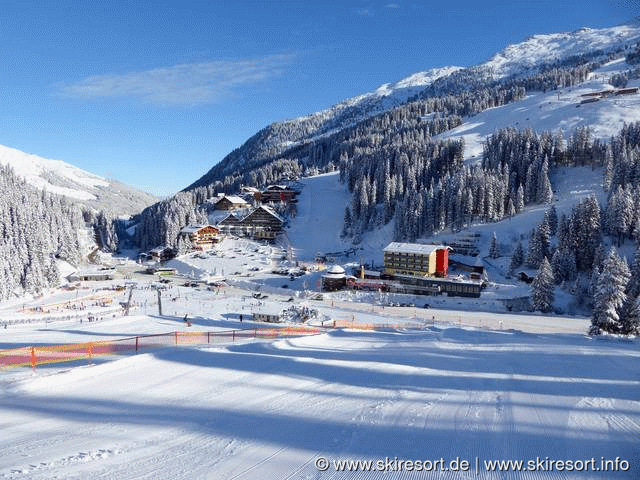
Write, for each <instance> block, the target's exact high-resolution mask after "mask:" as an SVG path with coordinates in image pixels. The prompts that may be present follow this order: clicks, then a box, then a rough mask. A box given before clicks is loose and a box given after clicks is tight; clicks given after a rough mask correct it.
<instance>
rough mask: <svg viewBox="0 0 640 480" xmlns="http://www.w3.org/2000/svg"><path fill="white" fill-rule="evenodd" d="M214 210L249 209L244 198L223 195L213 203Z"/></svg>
mask: <svg viewBox="0 0 640 480" xmlns="http://www.w3.org/2000/svg"><path fill="white" fill-rule="evenodd" d="M215 207H216V210H227V211H231V210H239V209H242V208H247V207H249V204H248V203H247V201H246V200H245V199H244V198H240V197H238V196H235V195H225V196H223V197H222V198H221V199H220V200H218V201H217V202H216V203H215Z"/></svg>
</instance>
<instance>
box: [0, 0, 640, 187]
mask: <svg viewBox="0 0 640 480" xmlns="http://www.w3.org/2000/svg"><path fill="white" fill-rule="evenodd" d="M638 15H640V2H639V1H637V0H636V1H622V0H610V1H590V0H580V1H576V0H562V1H557V0H555V1H549V0H538V1H536V2H532V1H489V0H487V1H484V2H478V1H457V2H442V1H439V2H428V1H425V2H415V1H414V2H404V1H399V0H388V1H380V2H376V1H360V2H351V1H323V2H305V1H301V0H298V1H293V0H291V1H289V0H283V1H269V0H263V1H258V0H256V1H236V2H227V1H217V0H210V1H205V0H203V1H199V2H188V1H179V2H168V1H167V2H161V1H154V2H133V1H111V2H110V1H108V0H106V1H101V2H97V1H91V0H88V1H84V2H65V1H63V0H58V1H55V2H26V1H13V0H5V1H4V2H3V4H2V11H1V12H0V62H1V65H2V68H0V144H3V145H7V146H9V147H14V148H18V149H20V150H23V151H26V152H29V153H35V154H38V155H41V156H44V157H47V158H53V159H57V160H64V161H66V162H69V163H72V164H74V165H76V166H78V167H80V168H83V169H85V170H88V171H91V172H93V173H96V174H98V175H102V176H108V177H113V178H116V179H118V180H121V181H123V182H125V183H129V184H131V185H135V186H137V187H140V188H142V189H145V190H147V191H149V192H152V193H155V194H157V195H168V194H171V193H175V192H176V191H178V190H180V189H182V188H184V187H186V186H187V185H188V184H190V183H192V182H193V181H195V180H196V179H197V178H199V177H200V176H201V175H203V174H204V173H205V172H206V171H208V170H209V169H210V168H211V167H212V166H213V165H214V164H215V163H217V162H218V161H220V160H221V159H222V158H223V157H224V156H225V155H226V154H227V153H229V152H230V151H231V150H233V149H234V148H236V147H238V146H240V145H241V144H242V143H243V142H244V141H245V140H246V139H247V138H249V137H250V136H251V135H253V134H254V133H256V132H257V131H258V130H259V129H260V128H262V127H264V126H266V125H268V124H269V123H271V122H274V121H278V120H282V119H285V118H291V117H295V116H298V115H303V114H306V113H310V112H314V111H317V110H320V109H322V108H326V107H328V106H331V105H333V104H335V103H337V102H339V101H341V100H343V99H345V98H349V97H352V96H354V95H358V94H361V93H364V92H366V91H370V90H373V89H375V88H377V87H378V86H380V85H381V84H383V83H386V82H393V81H397V80H399V79H401V78H403V77H405V76H407V75H410V74H412V73H414V72H417V71H420V70H425V69H428V68H433V67H440V66H446V65H460V66H469V65H474V64H477V63H480V62H483V61H485V60H487V59H488V58H489V57H490V56H491V55H493V54H494V53H495V52H496V51H498V50H501V49H503V48H504V47H505V46H506V45H507V44H509V43H513V42H518V41H521V40H523V39H524V38H526V37H527V36H529V35H532V34H536V33H552V32H557V31H570V30H575V29H577V28H580V27H582V26H588V27H594V28H597V27H606V26H612V25H615V24H618V23H622V22H625V21H628V20H630V19H631V18H633V17H635V16H638Z"/></svg>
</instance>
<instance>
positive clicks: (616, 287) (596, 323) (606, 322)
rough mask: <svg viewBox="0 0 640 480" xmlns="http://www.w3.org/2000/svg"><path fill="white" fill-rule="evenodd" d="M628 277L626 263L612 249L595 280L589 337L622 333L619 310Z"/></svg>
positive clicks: (623, 298)
mask: <svg viewBox="0 0 640 480" xmlns="http://www.w3.org/2000/svg"><path fill="white" fill-rule="evenodd" d="M630 276H631V274H630V273H629V267H628V266H627V262H626V261H625V260H624V259H622V258H620V257H619V256H618V254H617V253H616V251H615V249H614V248H613V247H612V248H611V250H609V253H608V254H607V256H606V257H605V259H604V261H603V262H602V270H601V272H600V275H599V276H598V278H597V280H596V284H595V291H594V307H593V316H592V318H591V328H590V329H589V334H590V335H599V334H600V333H601V332H608V333H623V332H622V330H623V327H622V324H621V323H620V309H621V307H622V306H623V305H624V303H625V301H626V299H627V295H626V293H625V289H626V286H627V282H628V281H629V277H630Z"/></svg>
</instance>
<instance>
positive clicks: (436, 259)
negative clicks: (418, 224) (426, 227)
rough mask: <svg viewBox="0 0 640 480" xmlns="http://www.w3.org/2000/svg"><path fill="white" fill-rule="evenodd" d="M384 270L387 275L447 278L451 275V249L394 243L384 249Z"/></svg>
mask: <svg viewBox="0 0 640 480" xmlns="http://www.w3.org/2000/svg"><path fill="white" fill-rule="evenodd" d="M384 270H385V273H386V274H387V275H415V276H436V277H446V276H447V275H448V274H449V248H448V247H446V246H444V245H424V244H420V243H400V242H392V243H390V244H389V245H387V246H386V247H385V249H384Z"/></svg>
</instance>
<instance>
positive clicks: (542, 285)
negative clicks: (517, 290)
mask: <svg viewBox="0 0 640 480" xmlns="http://www.w3.org/2000/svg"><path fill="white" fill-rule="evenodd" d="M553 284H554V279H553V272H552V271H551V265H550V264H549V261H548V260H547V257H544V258H543V259H542V262H541V263H540V268H539V269H538V273H537V274H536V276H535V278H534V279H533V282H532V284H531V288H532V292H531V306H532V307H533V308H534V310H539V311H541V312H543V313H548V312H550V311H551V310H552V308H553V300H554V292H553V289H554V286H553Z"/></svg>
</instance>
